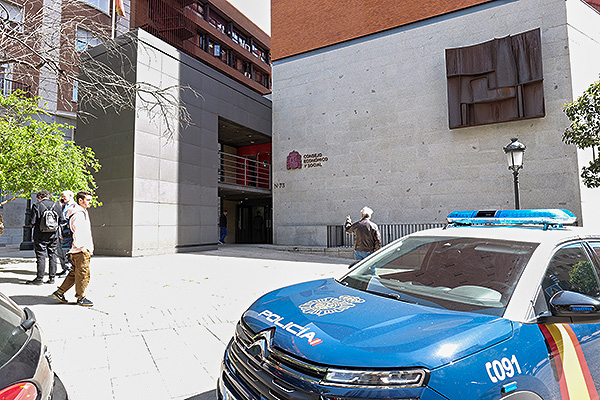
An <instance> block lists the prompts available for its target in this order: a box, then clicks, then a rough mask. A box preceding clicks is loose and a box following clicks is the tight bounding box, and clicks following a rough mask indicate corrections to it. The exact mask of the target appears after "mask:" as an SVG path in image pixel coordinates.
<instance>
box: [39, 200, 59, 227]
mask: <svg viewBox="0 0 600 400" xmlns="http://www.w3.org/2000/svg"><path fill="white" fill-rule="evenodd" d="M40 204H41V205H43V206H44V208H45V210H44V211H42V218H41V219H40V231H41V232H56V230H57V229H58V214H57V213H56V211H54V204H53V205H52V208H47V207H46V205H45V204H44V203H42V202H41V201H40Z"/></svg>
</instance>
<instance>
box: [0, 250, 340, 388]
mask: <svg viewBox="0 0 600 400" xmlns="http://www.w3.org/2000/svg"><path fill="white" fill-rule="evenodd" d="M277 249H281V248H280V247H277V246H260V247H258V246H252V245H225V246H220V247H219V250H214V251H207V252H201V253H185V254H171V255H163V256H152V257H141V258H124V257H93V258H92V263H91V269H92V279H91V281H90V285H89V287H88V290H87V292H86V296H87V297H88V298H89V299H91V300H92V301H93V302H94V307H92V308H84V307H80V306H77V305H75V304H71V303H70V304H60V303H59V302H58V301H56V300H55V299H54V298H52V297H51V296H50V294H51V293H52V292H53V291H54V290H55V288H56V285H47V284H46V285H43V286H30V285H25V284H24V281H26V280H30V279H33V278H34V277H35V256H34V255H33V251H31V252H29V251H19V250H18V247H14V246H13V247H11V246H7V247H0V292H2V293H4V294H5V295H7V296H9V297H11V298H12V299H13V300H14V301H15V302H17V303H18V304H19V305H21V306H22V307H29V308H31V309H32V310H33V311H34V313H35V315H36V317H37V320H38V322H39V324H40V326H41V327H42V330H43V331H44V334H45V336H46V339H47V340H48V346H49V349H50V351H51V352H52V356H53V368H54V370H55V371H56V373H57V374H58V375H59V376H60V377H61V379H62V380H63V382H64V383H65V386H66V387H67V390H68V392H69V395H70V398H71V399H72V400H111V399H113V400H125V399H127V400H130V399H145V400H152V399H156V400H168V399H181V400H183V399H186V400H205V399H215V398H216V395H215V387H216V381H217V378H218V374H219V366H220V359H221V357H222V354H223V351H224V349H225V346H226V344H227V343H228V342H229V339H230V338H231V336H232V334H233V329H234V326H235V324H236V322H237V321H238V320H239V318H240V316H241V314H242V313H243V311H244V310H245V309H246V308H247V307H248V306H249V305H250V304H251V303H252V302H253V301H254V300H255V299H256V298H257V297H259V296H260V295H262V294H264V293H266V292H268V291H270V290H273V289H276V288H278V287H281V286H285V285H289V284H292V283H297V282H301V281H304V280H309V279H319V278H323V277H331V276H336V277H338V276H341V275H342V274H343V273H345V272H346V271H347V270H348V264H349V263H350V262H351V260H349V259H348V258H333V257H328V256H326V255H325V251H324V250H319V249H316V248H315V249H314V251H313V252H312V253H311V254H306V253H304V252H302V253H301V252H299V250H301V249H298V251H281V250H277ZM288 250H290V249H288ZM336 255H337V254H336ZM341 255H344V256H347V254H344V253H342V254H341ZM60 282H62V279H59V280H58V283H60ZM67 299H68V300H69V301H71V302H74V301H75V299H74V289H71V291H69V292H67Z"/></svg>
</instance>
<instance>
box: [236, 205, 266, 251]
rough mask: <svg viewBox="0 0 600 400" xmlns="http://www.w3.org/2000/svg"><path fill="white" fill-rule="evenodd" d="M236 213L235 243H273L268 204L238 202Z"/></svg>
mask: <svg viewBox="0 0 600 400" xmlns="http://www.w3.org/2000/svg"><path fill="white" fill-rule="evenodd" d="M236 214H237V221H236V222H237V223H236V242H237V243H273V224H272V215H273V211H272V208H271V205H270V204H240V205H239V206H238V208H237V213H236Z"/></svg>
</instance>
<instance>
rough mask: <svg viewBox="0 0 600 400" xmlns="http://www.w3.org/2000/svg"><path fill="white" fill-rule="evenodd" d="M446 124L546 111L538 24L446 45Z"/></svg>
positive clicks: (529, 115)
mask: <svg viewBox="0 0 600 400" xmlns="http://www.w3.org/2000/svg"><path fill="white" fill-rule="evenodd" d="M446 76H447V78H448V122H449V126H450V129H453V128H462V127H466V126H474V125H483V124H493V123H497V122H506V121H514V120H519V119H528V118H540V117H543V116H545V115H546V112H545V108H544V88H543V71H542V45H541V35H540V29H539V28H538V29H534V30H531V31H528V32H524V33H520V34H517V35H511V36H507V37H504V38H500V39H493V40H490V41H488V42H485V43H480V44H476V45H473V46H467V47H458V48H453V49H446Z"/></svg>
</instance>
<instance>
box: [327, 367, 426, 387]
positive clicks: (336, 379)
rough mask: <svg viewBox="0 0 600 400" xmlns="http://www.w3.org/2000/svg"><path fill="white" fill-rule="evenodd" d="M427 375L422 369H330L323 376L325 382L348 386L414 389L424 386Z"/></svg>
mask: <svg viewBox="0 0 600 400" xmlns="http://www.w3.org/2000/svg"><path fill="white" fill-rule="evenodd" d="M427 375H428V372H427V371H426V370H424V369H411V370H398V371H358V370H356V371H355V370H343V369H332V368H330V369H328V370H327V374H326V375H325V381H326V382H327V383H332V384H340V385H350V386H368V387H396V388H398V387H401V388H414V387H421V386H423V385H425V383H426V382H425V380H426V378H427Z"/></svg>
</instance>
